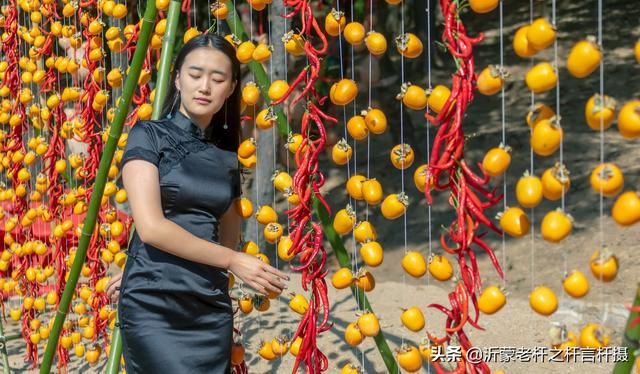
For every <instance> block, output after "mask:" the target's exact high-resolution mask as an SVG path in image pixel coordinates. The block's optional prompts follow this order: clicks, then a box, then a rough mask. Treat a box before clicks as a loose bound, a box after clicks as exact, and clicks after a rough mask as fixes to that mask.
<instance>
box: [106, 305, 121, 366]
mask: <svg viewBox="0 0 640 374" xmlns="http://www.w3.org/2000/svg"><path fill="white" fill-rule="evenodd" d="M117 321H118V316H116V322H117ZM121 355H122V335H121V334H120V328H118V326H116V327H115V328H114V330H113V335H111V348H110V349H109V359H108V360H107V367H106V369H105V374H117V373H118V372H120V356H121Z"/></svg>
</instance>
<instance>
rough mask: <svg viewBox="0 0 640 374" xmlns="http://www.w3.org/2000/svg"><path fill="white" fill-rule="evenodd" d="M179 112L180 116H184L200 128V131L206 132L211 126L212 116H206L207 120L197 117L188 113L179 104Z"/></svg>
mask: <svg viewBox="0 0 640 374" xmlns="http://www.w3.org/2000/svg"><path fill="white" fill-rule="evenodd" d="M179 110H180V112H181V113H182V114H184V115H185V116H186V117H187V118H189V119H190V120H191V121H193V123H194V124H196V126H198V127H199V128H201V129H202V130H206V129H207V128H208V127H209V125H211V118H213V115H211V116H208V118H200V117H197V116H195V115H193V114H191V113H189V111H188V110H187V109H186V108H185V107H184V106H183V105H182V104H180V109H179Z"/></svg>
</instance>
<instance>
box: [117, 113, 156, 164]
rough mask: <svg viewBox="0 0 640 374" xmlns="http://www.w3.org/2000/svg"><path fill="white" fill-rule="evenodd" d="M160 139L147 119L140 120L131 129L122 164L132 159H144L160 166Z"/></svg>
mask: <svg viewBox="0 0 640 374" xmlns="http://www.w3.org/2000/svg"><path fill="white" fill-rule="evenodd" d="M158 143H159V139H158V136H157V134H156V132H155V131H153V129H152V128H151V126H150V123H149V122H147V121H138V122H136V124H135V125H133V127H132V128H131V130H129V135H128V137H127V145H126V146H125V148H124V153H123V155H122V160H121V162H120V163H121V165H123V166H124V164H125V163H126V162H127V161H129V160H131V159H142V160H145V161H148V162H150V163H152V164H154V165H156V166H158V164H159V161H160V152H159V147H158Z"/></svg>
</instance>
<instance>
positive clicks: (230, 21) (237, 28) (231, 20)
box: [226, 2, 288, 139]
mask: <svg viewBox="0 0 640 374" xmlns="http://www.w3.org/2000/svg"><path fill="white" fill-rule="evenodd" d="M227 8H229V15H228V16H227V20H226V21H227V25H229V28H230V29H231V32H232V33H233V34H235V35H236V36H237V37H238V38H240V39H242V40H247V39H248V37H247V34H246V33H245V31H244V27H243V26H242V21H240V17H238V14H237V13H236V9H235V8H234V7H233V3H232V2H227ZM247 65H248V66H249V70H251V73H253V75H254V77H255V78H256V82H255V83H256V85H257V86H258V87H259V88H260V92H262V97H263V98H264V101H265V103H266V104H267V105H269V104H271V99H269V95H267V94H266V93H267V92H268V91H269V86H270V85H271V82H270V81H269V77H268V76H267V72H266V71H264V67H262V64H261V63H259V62H255V61H251V62H249V63H248V64H247ZM273 109H274V110H275V113H276V115H277V116H278V118H277V119H276V124H277V126H278V132H279V133H280V136H283V137H284V138H285V139H286V138H287V135H288V133H287V117H286V116H285V114H284V111H283V110H282V107H281V106H276V107H274V108H273Z"/></svg>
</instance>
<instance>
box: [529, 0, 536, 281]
mask: <svg viewBox="0 0 640 374" xmlns="http://www.w3.org/2000/svg"><path fill="white" fill-rule="evenodd" d="M531 23H533V0H529V24H531ZM533 64H534V56H531V57H530V58H529V69H531V68H532V67H533ZM530 92H531V110H534V108H535V104H536V97H535V94H534V93H533V91H530ZM530 133H531V134H533V123H532V124H531V128H530ZM534 157H535V156H534V153H533V147H529V161H530V165H529V170H531V175H536V169H535V165H534ZM535 227H536V224H535V208H533V207H532V208H531V229H530V230H529V232H530V233H531V236H530V237H531V291H533V290H534V288H535V257H536V247H535V241H536V239H535Z"/></svg>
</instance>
